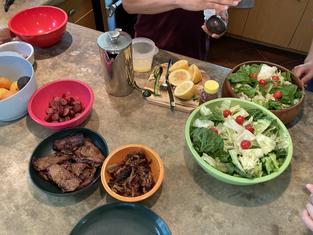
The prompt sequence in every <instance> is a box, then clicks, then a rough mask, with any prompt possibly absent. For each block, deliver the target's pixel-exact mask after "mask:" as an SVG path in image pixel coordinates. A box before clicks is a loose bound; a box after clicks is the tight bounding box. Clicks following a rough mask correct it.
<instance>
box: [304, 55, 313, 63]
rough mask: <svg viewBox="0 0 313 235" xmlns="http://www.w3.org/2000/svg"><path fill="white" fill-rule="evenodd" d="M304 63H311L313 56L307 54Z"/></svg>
mask: <svg viewBox="0 0 313 235" xmlns="http://www.w3.org/2000/svg"><path fill="white" fill-rule="evenodd" d="M304 63H313V56H307V57H306V58H305V60H304Z"/></svg>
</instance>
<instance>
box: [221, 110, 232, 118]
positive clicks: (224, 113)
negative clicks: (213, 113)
mask: <svg viewBox="0 0 313 235" xmlns="http://www.w3.org/2000/svg"><path fill="white" fill-rule="evenodd" d="M223 115H224V117H228V116H229V115H231V111H230V110H229V109H225V110H224V111H223Z"/></svg>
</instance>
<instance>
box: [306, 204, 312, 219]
mask: <svg viewBox="0 0 313 235" xmlns="http://www.w3.org/2000/svg"><path fill="white" fill-rule="evenodd" d="M305 208H306V209H307V211H308V213H309V215H310V217H311V218H312V219H313V205H312V204H311V203H307V204H306V206H305Z"/></svg>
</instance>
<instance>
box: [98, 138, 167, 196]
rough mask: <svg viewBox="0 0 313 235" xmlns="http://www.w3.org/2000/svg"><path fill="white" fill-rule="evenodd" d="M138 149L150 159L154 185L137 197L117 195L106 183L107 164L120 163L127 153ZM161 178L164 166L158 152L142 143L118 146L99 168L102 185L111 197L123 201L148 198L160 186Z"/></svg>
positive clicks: (107, 176)
mask: <svg viewBox="0 0 313 235" xmlns="http://www.w3.org/2000/svg"><path fill="white" fill-rule="evenodd" d="M138 151H143V152H144V154H145V156H146V158H147V159H148V160H152V161H151V164H150V167H151V171H152V176H153V179H154V182H155V185H154V186H153V188H152V189H151V190H150V191H148V192H147V193H145V194H142V195H140V196H137V197H125V196H122V195H119V194H117V193H115V192H114V191H113V190H111V188H110V187H109V185H108V182H109V180H110V179H111V177H110V175H109V173H108V171H107V169H108V166H110V165H112V164H116V163H121V162H122V161H123V160H124V159H125V158H126V156H127V154H129V153H132V152H138ZM163 178H164V166H163V162H162V160H161V158H160V156H159V154H157V153H156V152H155V151H154V150H152V149H151V148H149V147H147V146H145V145H142V144H129V145H124V146H121V147H119V148H118V149H116V150H114V151H113V152H111V153H110V154H109V156H108V157H107V158H106V159H105V161H104V163H103V165H102V168H101V182H102V185H103V187H104V188H105V190H106V191H107V193H108V194H109V195H110V196H111V197H113V198H115V199H117V200H119V201H123V202H139V201H142V200H145V199H147V198H149V197H150V196H152V195H153V194H154V193H155V192H156V191H157V190H158V189H159V188H160V186H161V184H162V182H163Z"/></svg>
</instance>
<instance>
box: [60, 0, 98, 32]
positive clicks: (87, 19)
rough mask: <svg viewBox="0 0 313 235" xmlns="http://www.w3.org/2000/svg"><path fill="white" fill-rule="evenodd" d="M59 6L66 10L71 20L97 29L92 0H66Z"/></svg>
mask: <svg viewBox="0 0 313 235" xmlns="http://www.w3.org/2000/svg"><path fill="white" fill-rule="evenodd" d="M57 6H58V7H60V8H62V9H63V10H65V11H66V13H67V15H68V21H69V22H72V23H75V24H79V25H82V26H85V27H88V28H92V29H96V22H95V17H94V12H93V8H92V0H65V1H63V2H62V3H60V4H58V5H57Z"/></svg>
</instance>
